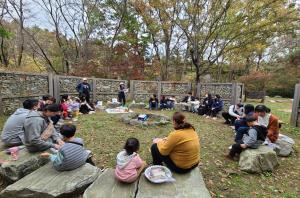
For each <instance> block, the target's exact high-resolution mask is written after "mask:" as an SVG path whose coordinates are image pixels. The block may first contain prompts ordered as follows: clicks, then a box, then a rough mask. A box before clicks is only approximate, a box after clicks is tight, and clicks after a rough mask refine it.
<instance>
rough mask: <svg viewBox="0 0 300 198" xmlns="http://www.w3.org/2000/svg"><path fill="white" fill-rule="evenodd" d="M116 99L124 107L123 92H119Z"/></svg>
mask: <svg viewBox="0 0 300 198" xmlns="http://www.w3.org/2000/svg"><path fill="white" fill-rule="evenodd" d="M118 99H119V102H120V103H122V105H123V106H125V103H126V98H125V93H124V92H119V94H118Z"/></svg>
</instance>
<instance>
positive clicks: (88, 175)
mask: <svg viewBox="0 0 300 198" xmlns="http://www.w3.org/2000/svg"><path fill="white" fill-rule="evenodd" d="M100 173H101V172H100V170H99V169H98V168H97V167H95V166H92V165H90V164H85V165H84V166H81V167H80V168H78V169H75V170H72V171H63V172H58V171H56V170H55V169H54V168H53V167H52V164H51V163H48V164H47V165H45V166H43V167H41V168H39V169H38V170H36V171H34V172H33V173H31V174H29V175H27V176H26V177H24V178H22V179H21V180H19V181H17V182H16V183H14V184H12V185H10V186H8V187H7V188H6V189H4V190H3V191H2V192H1V194H0V197H1V198H2V197H3V198H7V197H14V198H25V197H32V198H41V197H42V198H53V197H74V196H76V195H78V194H79V193H81V192H83V191H84V190H85V189H86V188H87V187H88V186H89V185H90V184H91V183H92V182H93V181H95V180H96V178H97V177H98V176H99V174H100Z"/></svg>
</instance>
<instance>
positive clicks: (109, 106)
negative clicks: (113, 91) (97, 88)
mask: <svg viewBox="0 0 300 198" xmlns="http://www.w3.org/2000/svg"><path fill="white" fill-rule="evenodd" d="M120 106H122V104H121V103H107V104H106V108H108V109H113V108H117V107H120Z"/></svg>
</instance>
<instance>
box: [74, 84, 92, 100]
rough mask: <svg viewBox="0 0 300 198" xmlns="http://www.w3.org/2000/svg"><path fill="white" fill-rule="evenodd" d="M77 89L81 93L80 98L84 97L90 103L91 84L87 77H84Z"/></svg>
mask: <svg viewBox="0 0 300 198" xmlns="http://www.w3.org/2000/svg"><path fill="white" fill-rule="evenodd" d="M76 90H77V91H78V93H79V98H80V99H82V98H83V97H84V98H85V100H86V101H87V103H90V92H91V86H90V84H89V83H88V82H87V78H83V79H82V82H81V83H79V84H78V85H77V87H76Z"/></svg>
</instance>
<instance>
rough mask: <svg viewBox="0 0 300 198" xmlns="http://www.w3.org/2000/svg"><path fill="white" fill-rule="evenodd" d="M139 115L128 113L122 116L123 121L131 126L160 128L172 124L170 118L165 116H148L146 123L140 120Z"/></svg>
mask: <svg viewBox="0 0 300 198" xmlns="http://www.w3.org/2000/svg"><path fill="white" fill-rule="evenodd" d="M139 115H140V114H139V113H127V114H124V115H122V116H121V121H122V122H124V123H126V124H130V125H142V126H159V125H166V124H168V123H170V118H169V117H167V116H164V115H157V114H146V115H147V116H148V119H147V120H146V121H140V120H138V116H139Z"/></svg>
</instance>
